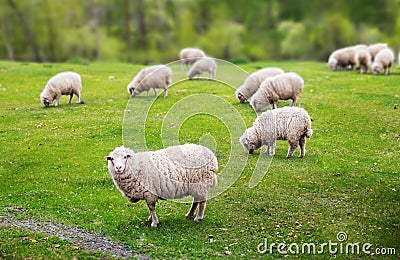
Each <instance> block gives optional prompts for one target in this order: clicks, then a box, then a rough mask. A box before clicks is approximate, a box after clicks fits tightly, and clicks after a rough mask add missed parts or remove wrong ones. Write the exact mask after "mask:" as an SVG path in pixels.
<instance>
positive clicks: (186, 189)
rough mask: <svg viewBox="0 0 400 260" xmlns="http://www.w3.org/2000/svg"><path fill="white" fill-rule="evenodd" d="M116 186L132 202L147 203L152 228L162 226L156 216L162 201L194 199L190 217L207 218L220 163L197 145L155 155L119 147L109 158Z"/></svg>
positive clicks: (176, 148) (188, 145) (176, 147)
mask: <svg viewBox="0 0 400 260" xmlns="http://www.w3.org/2000/svg"><path fill="white" fill-rule="evenodd" d="M106 159H107V161H108V170H109V173H110V175H111V176H112V178H113V181H114V184H115V185H116V187H117V188H118V189H119V190H120V191H121V193H122V195H123V196H125V197H126V198H127V199H128V201H130V202H132V203H135V202H137V201H139V200H145V201H146V203H147V206H148V208H149V211H150V217H149V218H148V221H152V222H151V226H152V227H157V226H158V224H159V221H158V218H157V215H156V211H155V208H156V202H157V201H158V199H179V198H183V197H186V196H192V197H193V203H192V206H191V207H190V210H189V212H188V213H187V214H186V216H187V217H192V216H193V215H194V213H195V211H196V209H197V207H198V212H197V216H196V217H195V219H194V221H196V222H198V221H200V220H202V219H203V218H204V210H205V208H206V200H207V195H208V190H209V189H211V188H213V187H215V186H216V185H217V177H216V174H215V173H216V171H217V170H218V162H217V158H216V157H215V155H214V154H213V153H212V152H211V151H210V150H209V149H208V148H207V147H204V146H201V145H196V144H185V145H178V146H171V147H168V148H166V149H161V150H158V151H155V152H151V151H149V152H138V153H134V152H133V151H132V150H131V149H129V148H126V147H123V146H121V147H117V148H115V149H114V151H112V152H111V153H110V154H109V156H107V157H106Z"/></svg>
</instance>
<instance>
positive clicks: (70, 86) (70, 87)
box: [40, 71, 84, 107]
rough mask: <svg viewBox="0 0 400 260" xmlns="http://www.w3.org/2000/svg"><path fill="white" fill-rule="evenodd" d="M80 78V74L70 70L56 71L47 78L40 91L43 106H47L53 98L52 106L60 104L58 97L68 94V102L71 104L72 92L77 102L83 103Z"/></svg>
mask: <svg viewBox="0 0 400 260" xmlns="http://www.w3.org/2000/svg"><path fill="white" fill-rule="evenodd" d="M81 91H82V80H81V76H80V75H79V74H78V73H76V72H72V71H65V72H61V73H58V74H57V75H55V76H53V77H52V78H50V79H49V81H48V82H47V84H46V86H45V87H44V89H43V91H42V93H41V94H40V102H42V103H43V105H44V106H45V107H48V106H50V105H51V103H53V101H54V100H55V101H56V103H55V104H54V106H56V107H57V106H58V105H59V104H60V97H61V96H62V95H69V96H70V97H69V101H68V104H71V101H72V97H73V96H74V94H75V95H76V96H77V97H78V101H77V102H78V104H84V102H83V101H81Z"/></svg>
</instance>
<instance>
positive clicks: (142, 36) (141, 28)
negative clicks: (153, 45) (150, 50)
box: [138, 0, 147, 49]
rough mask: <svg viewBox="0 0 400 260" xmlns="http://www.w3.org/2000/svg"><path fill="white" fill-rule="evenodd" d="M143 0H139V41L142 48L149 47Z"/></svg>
mask: <svg viewBox="0 0 400 260" xmlns="http://www.w3.org/2000/svg"><path fill="white" fill-rule="evenodd" d="M143 9H144V7H143V0H138V38H139V39H138V43H139V47H141V48H142V49H147V41H146V36H147V31H146V24H145V16H144V10H143Z"/></svg>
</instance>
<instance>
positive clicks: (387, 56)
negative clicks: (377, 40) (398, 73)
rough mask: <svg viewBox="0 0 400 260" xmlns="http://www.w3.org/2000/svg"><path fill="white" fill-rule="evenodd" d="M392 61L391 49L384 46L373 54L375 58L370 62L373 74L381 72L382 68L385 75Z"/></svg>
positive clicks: (388, 71) (388, 72)
mask: <svg viewBox="0 0 400 260" xmlns="http://www.w3.org/2000/svg"><path fill="white" fill-rule="evenodd" d="M393 62H394V53H393V51H392V50H391V49H389V48H386V49H383V50H381V51H380V52H378V54H377V55H376V56H375V60H374V62H373V63H372V65H371V67H372V72H373V73H374V74H379V73H381V71H382V70H384V72H385V75H388V74H390V68H391V67H392V64H393Z"/></svg>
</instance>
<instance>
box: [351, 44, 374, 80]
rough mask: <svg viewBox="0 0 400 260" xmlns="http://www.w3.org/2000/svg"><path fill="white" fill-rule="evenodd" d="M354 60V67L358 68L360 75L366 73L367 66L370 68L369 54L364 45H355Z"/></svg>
mask: <svg viewBox="0 0 400 260" xmlns="http://www.w3.org/2000/svg"><path fill="white" fill-rule="evenodd" d="M354 60H355V62H356V66H357V67H360V73H367V72H368V68H369V66H371V60H372V58H371V54H370V52H369V48H368V46H366V45H357V46H355V47H354Z"/></svg>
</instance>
